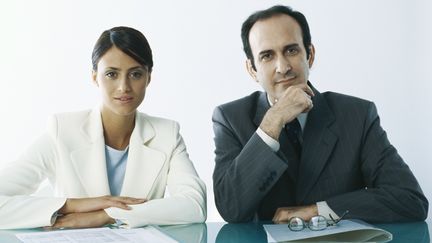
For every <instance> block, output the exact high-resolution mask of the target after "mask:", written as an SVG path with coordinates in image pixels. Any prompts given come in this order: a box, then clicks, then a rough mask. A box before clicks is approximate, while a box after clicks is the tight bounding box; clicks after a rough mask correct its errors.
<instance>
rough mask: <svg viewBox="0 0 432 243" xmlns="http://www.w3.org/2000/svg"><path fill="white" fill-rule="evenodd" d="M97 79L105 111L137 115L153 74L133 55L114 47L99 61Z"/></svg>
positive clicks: (109, 113) (95, 73)
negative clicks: (136, 112)
mask: <svg viewBox="0 0 432 243" xmlns="http://www.w3.org/2000/svg"><path fill="white" fill-rule="evenodd" d="M93 80H94V82H95V83H96V85H97V86H98V87H99V88H100V90H101V94H102V103H103V105H102V113H104V114H107V115H119V116H128V115H131V114H134V113H135V111H136V109H137V108H138V106H139V105H140V104H141V102H142V101H143V99H144V96H145V92H146V88H147V85H148V84H149V83H150V73H149V72H148V69H147V67H145V66H142V65H141V64H139V63H138V62H137V61H135V60H134V59H133V58H132V57H130V56H128V55H127V54H126V53H124V52H122V51H121V50H120V49H118V48H117V47H115V46H113V47H111V49H109V50H108V51H107V52H106V53H105V54H104V55H103V56H102V57H101V59H100V60H99V62H98V66H97V71H93Z"/></svg>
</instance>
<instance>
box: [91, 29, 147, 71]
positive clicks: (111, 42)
mask: <svg viewBox="0 0 432 243" xmlns="http://www.w3.org/2000/svg"><path fill="white" fill-rule="evenodd" d="M112 46H115V47H117V48H119V49H120V50H122V51H123V52H124V53H126V54H127V55H128V56H130V57H132V58H133V59H134V60H135V61H137V62H138V63H139V64H141V65H143V66H145V67H147V69H148V71H149V72H151V71H152V68H153V56H152V50H151V48H150V45H149V43H148V41H147V39H146V38H145V36H144V35H143V34H142V33H141V32H139V31H138V30H136V29H133V28H130V27H124V26H119V27H114V28H112V29H109V30H105V31H104V32H103V33H102V34H101V36H100V37H99V39H98V40H97V42H96V44H95V46H94V48H93V53H92V65H93V70H94V71H97V64H98V62H99V60H100V59H101V57H102V56H103V55H104V54H105V53H106V52H107V51H108V50H109V49H110V48H111V47H112Z"/></svg>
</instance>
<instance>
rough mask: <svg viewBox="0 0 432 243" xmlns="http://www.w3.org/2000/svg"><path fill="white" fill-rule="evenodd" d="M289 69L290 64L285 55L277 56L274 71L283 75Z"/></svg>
mask: <svg viewBox="0 0 432 243" xmlns="http://www.w3.org/2000/svg"><path fill="white" fill-rule="evenodd" d="M289 70H291V64H290V62H289V60H288V58H286V57H285V56H280V57H278V59H277V61H276V72H278V73H280V74H283V75H285V74H286V73H287V72H288V71H289Z"/></svg>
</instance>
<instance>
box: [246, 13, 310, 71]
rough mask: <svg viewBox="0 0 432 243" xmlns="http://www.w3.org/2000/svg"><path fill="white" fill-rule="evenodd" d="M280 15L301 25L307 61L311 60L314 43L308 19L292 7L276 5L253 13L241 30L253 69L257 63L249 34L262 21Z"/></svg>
mask: <svg viewBox="0 0 432 243" xmlns="http://www.w3.org/2000/svg"><path fill="white" fill-rule="evenodd" d="M280 14H286V15H288V16H291V17H292V18H293V19H294V20H295V21H297V23H298V24H299V25H300V28H301V30H302V35H303V36H302V37H303V45H304V48H305V50H306V55H307V59H309V55H310V45H311V41H312V37H311V34H310V30H309V25H308V23H307V20H306V17H305V16H304V15H303V14H302V13H300V12H298V11H294V10H293V9H292V8H291V7H288V6H282V5H276V6H273V7H271V8H268V9H265V10H261V11H257V12H255V13H253V14H252V15H251V16H249V17H248V18H247V19H246V21H245V22H243V25H242V28H241V38H242V42H243V50H244V52H245V53H246V57H247V58H248V59H249V60H250V61H251V63H252V67H253V68H254V69H255V70H256V68H255V62H254V58H253V54H252V49H251V47H250V43H249V32H250V30H251V28H252V26H253V25H254V24H255V23H256V22H258V21H260V20H265V19H268V18H270V17H273V16H275V15H280Z"/></svg>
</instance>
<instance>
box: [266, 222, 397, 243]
mask: <svg viewBox="0 0 432 243" xmlns="http://www.w3.org/2000/svg"><path fill="white" fill-rule="evenodd" d="M264 229H265V231H266V233H267V241H268V242H282V241H300V242H301V241H307V242H313V241H343V242H365V241H369V242H370V241H373V242H388V241H390V240H392V238H393V236H392V234H391V233H390V232H388V231H385V230H383V229H379V228H376V227H374V226H372V225H369V224H367V223H366V222H363V221H360V220H355V221H354V220H341V221H340V222H339V223H338V224H337V225H336V226H329V227H327V228H326V229H324V230H320V231H313V230H310V229H309V228H305V229H303V230H302V231H291V230H290V229H289V228H288V225H287V224H266V225H264Z"/></svg>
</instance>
